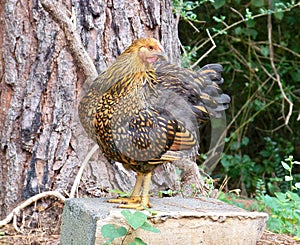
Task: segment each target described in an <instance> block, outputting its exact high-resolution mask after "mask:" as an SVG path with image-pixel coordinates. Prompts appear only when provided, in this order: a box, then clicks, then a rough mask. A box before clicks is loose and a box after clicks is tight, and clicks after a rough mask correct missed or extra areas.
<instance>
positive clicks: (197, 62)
mask: <svg viewBox="0 0 300 245" xmlns="http://www.w3.org/2000/svg"><path fill="white" fill-rule="evenodd" d="M206 32H207V35H208V36H209V40H210V41H211V43H212V45H213V46H212V47H211V48H210V49H209V50H208V51H207V52H205V53H204V55H202V56H201V57H200V58H199V59H198V60H197V61H196V62H195V63H194V64H193V65H192V66H191V69H194V68H195V66H197V65H198V64H199V62H200V61H201V60H203V59H204V58H205V57H206V56H207V55H208V54H209V53H210V52H211V51H212V50H214V49H215V47H217V46H216V44H215V42H214V40H213V38H212V37H211V35H210V33H209V30H208V29H206ZM200 46H201V47H202V46H203V44H202V45H200Z"/></svg>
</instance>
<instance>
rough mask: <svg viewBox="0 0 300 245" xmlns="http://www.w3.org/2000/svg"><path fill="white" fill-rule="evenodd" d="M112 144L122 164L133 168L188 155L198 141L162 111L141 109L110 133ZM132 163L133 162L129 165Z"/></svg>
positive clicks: (182, 125)
mask: <svg viewBox="0 0 300 245" xmlns="http://www.w3.org/2000/svg"><path fill="white" fill-rule="evenodd" d="M112 134H113V135H114V142H115V144H116V147H117V149H118V151H119V155H122V157H123V159H122V160H123V161H124V160H125V162H131V163H132V164H140V162H148V163H149V164H158V163H162V161H172V160H176V159H178V157H179V156H177V155H176V156H175V155H174V154H168V153H167V152H169V151H180V152H185V154H188V155H191V152H193V149H194V148H195V146H196V145H197V139H196V138H195V137H194V135H193V133H192V132H191V131H189V130H188V129H187V128H186V127H185V126H184V123H181V122H180V121H178V120H176V119H175V118H174V117H173V116H172V115H171V114H170V113H169V112H168V111H165V110H163V109H161V108H154V107H149V108H144V109H141V110H140V111H139V112H138V113H136V114H135V115H133V116H132V117H131V118H130V120H129V121H126V120H123V121H122V122H120V124H119V125H115V127H113V129H112ZM131 160H132V161H131Z"/></svg>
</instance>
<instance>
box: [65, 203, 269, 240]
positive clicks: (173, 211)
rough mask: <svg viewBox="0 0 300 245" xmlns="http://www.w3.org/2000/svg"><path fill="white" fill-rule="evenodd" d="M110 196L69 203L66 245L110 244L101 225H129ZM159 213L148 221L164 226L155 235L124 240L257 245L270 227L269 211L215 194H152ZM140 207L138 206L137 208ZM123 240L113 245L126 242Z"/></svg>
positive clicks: (140, 232) (137, 233) (143, 234)
mask: <svg viewBox="0 0 300 245" xmlns="http://www.w3.org/2000/svg"><path fill="white" fill-rule="evenodd" d="M107 200H108V199H106V198H100V199H98V198H93V199H91V198H74V199H68V200H67V201H66V203H65V207H64V211H63V216H62V225H61V245H94V244H97V245H100V244H104V243H105V239H104V238H103V236H102V235H101V227H102V226H103V225H105V224H115V225H117V226H125V227H126V228H128V225H127V224H126V221H125V220H124V218H123V216H122V214H121V211H122V209H119V208H117V205H115V204H111V203H108V202H107ZM151 203H152V204H153V206H154V208H153V210H155V211H156V212H157V214H156V215H155V216H150V212H149V211H143V212H144V213H145V214H146V215H147V216H148V222H149V223H152V224H153V226H154V227H156V228H158V229H159V230H160V233H152V232H149V231H144V230H141V229H137V230H136V231H132V232H131V233H130V234H128V235H127V236H126V240H125V241H123V243H122V244H129V243H130V241H133V240H134V238H135V237H139V238H141V239H142V240H143V241H144V242H146V243H147V244H148V245H156V244H169V245H173V244H174V245H175V244H182V245H184V244H188V245H192V244H195V245H198V244H204V245H214V244H216V245H227V244H228V245H232V244H234V245H239V244H241V245H248V244H249V245H254V244H256V242H257V241H258V240H259V239H260V237H261V236H262V234H263V231H264V229H265V227H266V221H267V219H268V215H267V214H266V213H260V212H249V211H246V210H244V209H241V208H237V207H234V206H231V205H228V204H226V203H224V202H221V201H219V200H217V199H212V198H180V197H170V198H151ZM132 211H134V210H132ZM121 242H122V240H121V238H118V239H115V240H114V243H113V244H121Z"/></svg>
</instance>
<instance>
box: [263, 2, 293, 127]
mask: <svg viewBox="0 0 300 245" xmlns="http://www.w3.org/2000/svg"><path fill="white" fill-rule="evenodd" d="M268 5H269V8H270V7H271V0H268ZM268 40H269V51H270V63H271V67H272V69H273V72H274V74H275V77H276V81H277V83H278V87H279V89H280V92H281V94H282V97H283V101H282V116H283V118H284V119H285V125H288V124H289V121H290V117H291V115H292V112H293V105H294V104H293V102H292V101H290V99H289V98H288V97H287V96H286V94H285V92H284V89H283V86H282V83H281V81H280V80H281V79H280V75H279V74H278V71H277V69H276V67H275V64H274V49H273V43H272V16H271V15H270V14H269V15H268ZM284 100H286V102H287V103H288V104H289V112H288V114H287V116H285V114H284Z"/></svg>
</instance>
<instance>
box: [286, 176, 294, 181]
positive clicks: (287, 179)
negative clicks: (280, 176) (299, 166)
mask: <svg viewBox="0 0 300 245" xmlns="http://www.w3.org/2000/svg"><path fill="white" fill-rule="evenodd" d="M284 180H285V181H292V180H293V176H284Z"/></svg>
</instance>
